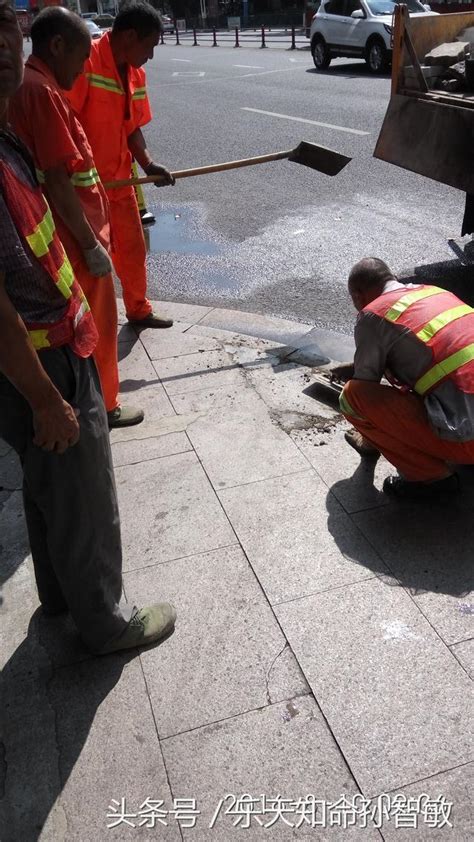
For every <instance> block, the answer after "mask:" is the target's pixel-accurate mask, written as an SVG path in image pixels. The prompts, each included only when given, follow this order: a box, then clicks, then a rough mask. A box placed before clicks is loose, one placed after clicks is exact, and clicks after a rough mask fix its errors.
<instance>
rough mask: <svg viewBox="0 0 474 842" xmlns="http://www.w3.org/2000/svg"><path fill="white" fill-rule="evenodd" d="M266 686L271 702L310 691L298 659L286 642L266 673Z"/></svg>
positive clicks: (285, 699)
mask: <svg viewBox="0 0 474 842" xmlns="http://www.w3.org/2000/svg"><path fill="white" fill-rule="evenodd" d="M267 686H268V698H269V700H270V702H271V703H272V704H273V703H274V702H283V701H287V700H288V699H290V698H293V697H294V696H303V695H305V694H306V693H310V692H311V690H310V687H309V684H308V682H307V681H306V679H305V677H304V675H303V673H302V671H301V669H300V667H299V664H298V661H297V660H296V658H295V656H294V655H293V652H292V651H291V649H290V647H289V646H288V644H287V643H286V644H285V648H284V649H283V650H282V651H281V652H279V654H278V655H277V657H276V659H275V661H274V662H273V664H272V665H271V667H270V669H269V671H268V673H267Z"/></svg>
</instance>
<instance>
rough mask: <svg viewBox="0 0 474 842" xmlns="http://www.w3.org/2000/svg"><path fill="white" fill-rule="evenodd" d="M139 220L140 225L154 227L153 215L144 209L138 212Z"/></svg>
mask: <svg viewBox="0 0 474 842" xmlns="http://www.w3.org/2000/svg"><path fill="white" fill-rule="evenodd" d="M140 219H141V221H142V225H154V224H155V222H156V219H155V216H154V214H152V212H151V211H149V210H146V209H145V210H141V211H140Z"/></svg>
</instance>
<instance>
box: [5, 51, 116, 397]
mask: <svg viewBox="0 0 474 842" xmlns="http://www.w3.org/2000/svg"><path fill="white" fill-rule="evenodd" d="M9 119H10V122H11V123H12V125H13V128H14V130H15V131H16V133H17V134H18V136H19V137H20V138H21V139H22V140H23V141H24V143H25V144H26V145H27V146H28V148H29V149H30V151H31V153H32V155H33V158H34V161H35V164H36V167H37V171H38V177H39V178H40V180H42V173H44V172H45V171H46V170H48V169H51V168H53V167H58V166H60V165H61V164H63V165H64V166H65V167H66V169H67V172H68V174H69V175H70V177H71V180H72V183H73V185H74V187H75V190H76V193H77V196H78V198H79V200H80V202H81V206H82V209H83V211H84V214H85V216H86V218H87V220H88V222H89V224H90V226H91V228H92V230H93V232H94V234H95V236H96V238H97V239H98V240H99V242H100V243H102V245H103V246H104V247H105V248H106V249H108V250H110V225H109V208H108V201H107V196H106V194H105V190H104V188H103V187H102V185H101V184H100V180H99V178H98V175H97V171H96V169H95V164H94V160H93V157H92V152H91V148H90V146H89V143H88V142H87V138H86V136H85V134H84V131H83V129H82V126H81V125H80V123H79V121H78V120H77V118H76V117H75V116H74V113H73V111H72V109H71V107H70V106H69V104H68V102H67V100H66V98H65V96H64V92H63V91H62V90H61V89H60V88H59V87H58V85H57V82H56V80H55V79H54V77H53V75H52V73H51V71H50V70H49V68H48V67H47V66H46V65H45V64H44V63H43V62H42V61H41V60H40V59H38V58H35V57H34V56H30V58H29V59H28V61H27V62H26V66H25V76H24V81H23V85H22V87H21V88H20V89H19V91H18V93H17V94H16V95H15V96H14V97H13V99H11V100H10V104H9ZM50 204H51V205H52V203H50ZM52 211H53V216H54V221H55V223H56V228H57V231H58V234H59V237H60V239H61V240H62V243H63V246H64V248H65V251H66V253H67V255H68V257H69V260H70V262H71V264H72V267H73V270H74V274H75V276H76V278H77V280H78V282H79V284H80V285H81V287H82V289H83V290H84V292H85V295H86V298H87V300H88V302H89V305H90V308H91V311H92V315H93V317H94V321H95V323H96V327H97V330H98V332H99V341H98V344H97V347H96V349H95V352H94V357H95V361H96V363H97V368H98V370H99V375H100V380H101V385H102V392H103V396H104V403H105V407H106V409H107V411H110V410H113V409H115V407H116V406H118V391H119V374H118V362H117V321H118V319H117V302H116V299H115V289H114V283H113V279H112V275H111V274H109V275H105V276H104V277H102V278H94V277H93V276H92V275H91V274H90V272H89V270H88V268H87V265H86V262H85V260H84V256H83V253H82V250H81V248H80V247H79V245H78V243H77V242H76V240H75V239H74V237H73V236H72V234H71V232H70V231H69V228H67V226H66V225H65V224H64V222H63V220H62V219H61V218H60V216H59V215H58V214H57V213H56V212H55V209H54V205H52Z"/></svg>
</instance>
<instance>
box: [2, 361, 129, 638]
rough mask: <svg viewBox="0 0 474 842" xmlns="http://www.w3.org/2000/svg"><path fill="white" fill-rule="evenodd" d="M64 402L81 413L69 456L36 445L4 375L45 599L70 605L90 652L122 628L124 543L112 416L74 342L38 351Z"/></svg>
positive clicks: (5, 413)
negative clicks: (109, 417) (112, 445)
mask: <svg viewBox="0 0 474 842" xmlns="http://www.w3.org/2000/svg"><path fill="white" fill-rule="evenodd" d="M39 358H40V361H41V363H42V365H43V368H44V369H45V370H46V372H47V373H48V375H49V377H50V379H51V380H52V382H53V383H54V384H55V386H56V388H57V389H58V390H59V392H60V393H61V395H62V396H63V398H64V400H66V401H68V403H70V404H71V406H73V407H74V408H76V409H78V410H79V417H78V420H79V425H80V439H79V441H78V443H77V444H76V445H74V447H70V448H68V449H67V450H66V452H65V453H63V454H61V455H59V454H58V453H48V452H46V451H44V450H41V448H39V447H36V446H35V445H34V444H33V435H34V434H33V420H32V413H31V409H30V407H29V405H28V403H27V401H26V400H25V399H24V398H23V397H22V395H20V393H19V392H18V391H17V390H16V389H15V388H14V386H13V385H12V384H11V383H10V381H9V380H7V378H6V377H4V376H3V375H2V374H0V436H1V437H2V438H3V439H5V441H6V442H7V443H8V444H9V445H10V446H11V447H13V448H14V450H16V452H17V453H18V455H19V457H20V460H21V463H22V467H23V501H24V507H25V515H26V522H27V527H28V536H29V540H30V546H31V553H32V556H33V563H34V568H35V576H36V584H37V587H38V594H39V598H40V601H41V602H42V604H44V606H45V608H52V609H53V610H54V609H59V608H61V607H64V608H66V607H67V608H68V609H69V611H70V612H71V615H72V617H73V619H74V621H75V623H76V625H77V627H78V629H79V631H80V634H81V636H82V638H83V640H84V642H85V643H86V644H87V646H89V648H90V649H92V650H95V651H98V650H100V649H101V648H102V646H104V645H105V644H106V643H108V642H109V641H111V640H113V639H114V638H116V637H118V636H119V635H120V634H121V632H123V631H124V630H125V628H126V627H127V624H128V623H129V621H130V618H131V616H132V613H133V610H134V606H133V605H132V606H130V605H127V604H125V603H124V602H122V547H121V539H120V519H119V512H118V505H117V493H116V488H115V479H114V472H113V467H112V456H111V451H110V442H109V431H108V426H107V416H106V413H105V407H104V403H103V400H102V394H101V391H100V384H99V378H98V375H97V369H96V367H95V364H94V362H93V360H92V359H86V360H84V359H80V358H79V357H77V356H76V355H75V354H74V353H73V351H71V349H70V348H69V347H67V346H66V347H63V348H58V349H48V350H44V351H40V352H39Z"/></svg>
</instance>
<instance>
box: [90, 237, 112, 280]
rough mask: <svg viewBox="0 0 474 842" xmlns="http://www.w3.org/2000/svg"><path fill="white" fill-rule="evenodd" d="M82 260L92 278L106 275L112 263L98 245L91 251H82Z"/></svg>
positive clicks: (103, 249) (102, 248)
mask: <svg viewBox="0 0 474 842" xmlns="http://www.w3.org/2000/svg"><path fill="white" fill-rule="evenodd" d="M84 259H85V261H86V263H87V268H88V270H89V272H90V273H91V275H93V276H94V278H102V277H103V275H108V274H109V272H111V271H112V261H111V260H110V257H109V255H108V254H107V252H106V250H105V248H104V247H103V246H102V245H101V244H100V243H97V245H96V246H94V248H93V249H84Z"/></svg>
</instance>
